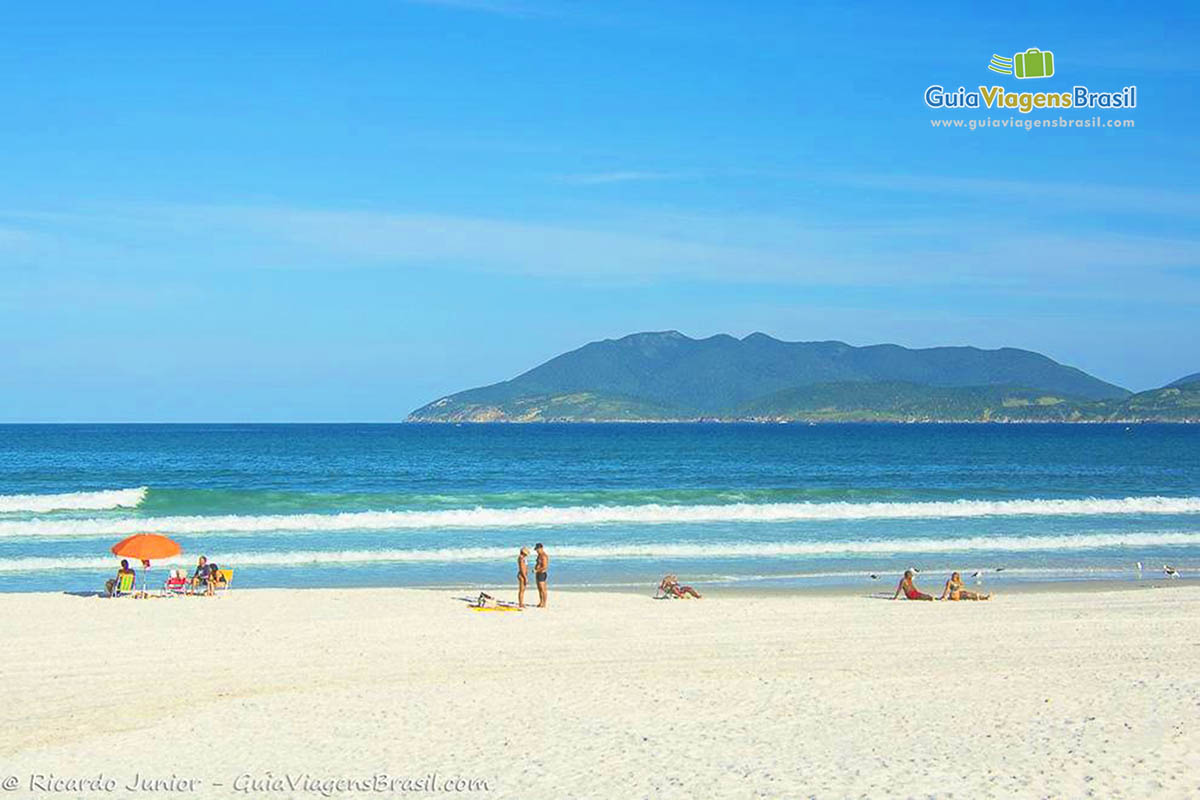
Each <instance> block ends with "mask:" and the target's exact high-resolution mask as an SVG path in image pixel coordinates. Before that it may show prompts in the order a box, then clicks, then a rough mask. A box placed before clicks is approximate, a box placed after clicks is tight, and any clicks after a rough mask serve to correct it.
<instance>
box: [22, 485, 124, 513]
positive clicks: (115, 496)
mask: <svg viewBox="0 0 1200 800" xmlns="http://www.w3.org/2000/svg"><path fill="white" fill-rule="evenodd" d="M146 491H147V489H146V487H145V486H139V487H138V488H136V489H106V490H103V491H99V492H68V493H67V494H0V513H4V512H14V511H24V512H33V513H37V514H41V513H45V512H47V511H99V510H102V509H107V508H136V507H137V506H138V505H140V504H141V502H142V501H143V500H145V499H146Z"/></svg>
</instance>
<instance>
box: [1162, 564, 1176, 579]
mask: <svg viewBox="0 0 1200 800" xmlns="http://www.w3.org/2000/svg"><path fill="white" fill-rule="evenodd" d="M1163 574H1164V575H1166V576H1167V577H1168V578H1178V577H1179V570H1177V569H1175V568H1174V567H1168V566H1167V565H1166V564H1163Z"/></svg>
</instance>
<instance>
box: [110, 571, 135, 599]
mask: <svg viewBox="0 0 1200 800" xmlns="http://www.w3.org/2000/svg"><path fill="white" fill-rule="evenodd" d="M136 582H137V575H135V574H134V573H132V572H126V573H124V574H122V575H120V576H119V577H118V578H117V585H116V586H114V587H113V593H112V596H113V597H128V596H129V595H131V594H133V587H134V584H135V583H136Z"/></svg>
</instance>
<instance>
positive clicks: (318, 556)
mask: <svg viewBox="0 0 1200 800" xmlns="http://www.w3.org/2000/svg"><path fill="white" fill-rule="evenodd" d="M1179 546H1185V547H1186V546H1191V547H1195V546H1200V533H1189V532H1183V531H1159V532H1143V533H1089V534H1075V535H1055V536H977V537H957V538H920V539H869V540H864V541H849V542H828V541H824V542H819V541H798V542H729V543H720V544H705V543H698V542H697V543H689V542H674V543H672V542H664V543H661V544H644V543H643V544H602V545H566V546H563V547H555V548H554V549H553V554H554V557H555V558H565V559H581V560H582V559H589V560H636V559H679V560H684V559H695V560H713V559H728V558H736V559H744V558H798V557H806V556H808V557H811V556H851V557H853V556H873V557H881V556H889V555H902V554H903V555H907V554H917V553H924V554H935V553H971V552H995V553H1023V552H1039V551H1059V552H1067V551H1070V552H1074V551H1081V550H1097V549H1103V548H1125V549H1129V550H1140V549H1146V548H1152V547H1179ZM210 555H212V556H213V558H214V560H215V561H217V562H218V563H219V564H221V565H222V566H225V565H228V566H232V567H245V566H305V565H309V564H327V565H336V564H348V565H353V564H372V563H389V562H390V563H456V562H469V561H495V562H501V561H503V562H507V561H509V560H511V559H512V557H513V549H512V548H511V547H460V548H431V549H428V550H299V551H297V550H286V551H280V552H256V553H220V552H219V551H217V552H210ZM194 559H195V556H193V555H192V554H187V555H183V556H179V557H177V558H174V559H169V560H166V561H162V562H156V566H162V567H166V566H180V565H188V566H190V565H191V564H192V563H194ZM114 562H115V559H114V558H112V557H82V558H81V557H68V558H50V557H27V558H8V559H0V572H25V571H34V570H83V569H91V570H94V569H101V570H103V569H110V568H111V567H112V566H113V564H114Z"/></svg>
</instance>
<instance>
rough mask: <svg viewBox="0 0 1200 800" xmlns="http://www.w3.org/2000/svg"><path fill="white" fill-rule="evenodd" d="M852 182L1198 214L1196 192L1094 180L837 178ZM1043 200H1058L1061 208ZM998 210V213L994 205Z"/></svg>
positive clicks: (1080, 206) (1079, 206) (1072, 206)
mask: <svg viewBox="0 0 1200 800" xmlns="http://www.w3.org/2000/svg"><path fill="white" fill-rule="evenodd" d="M838 180H839V181H840V182H842V183H846V184H848V185H852V186H862V187H866V188H871V189H881V190H890V191H897V192H912V193H917V194H921V195H923V196H929V195H931V194H933V195H946V194H951V195H960V196H972V197H979V198H983V199H999V200H1011V201H1019V202H1029V203H1039V204H1041V207H1042V208H1044V209H1047V210H1048V211H1053V210H1054V209H1055V208H1056V207H1057V208H1061V209H1065V210H1070V211H1080V210H1095V209H1110V210H1114V211H1133V212H1139V213H1148V214H1160V215H1164V216H1197V215H1200V192H1195V191H1179V190H1171V189H1160V188H1149V187H1139V186H1120V185H1115V184H1094V183H1091V184H1089V183H1075V182H1072V183H1056V182H1049V181H1045V182H1043V181H1017V180H1003V179H990V178H960V177H951V176H944V175H936V176H935V175H925V176H917V175H851V176H843V177H842V178H840V179H838ZM1047 200H1055V201H1059V203H1060V204H1062V205H1060V206H1054V205H1051V204H1048V203H1047V202H1046V201H1047ZM997 211H998V212H999V211H1003V209H1002V208H997Z"/></svg>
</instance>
